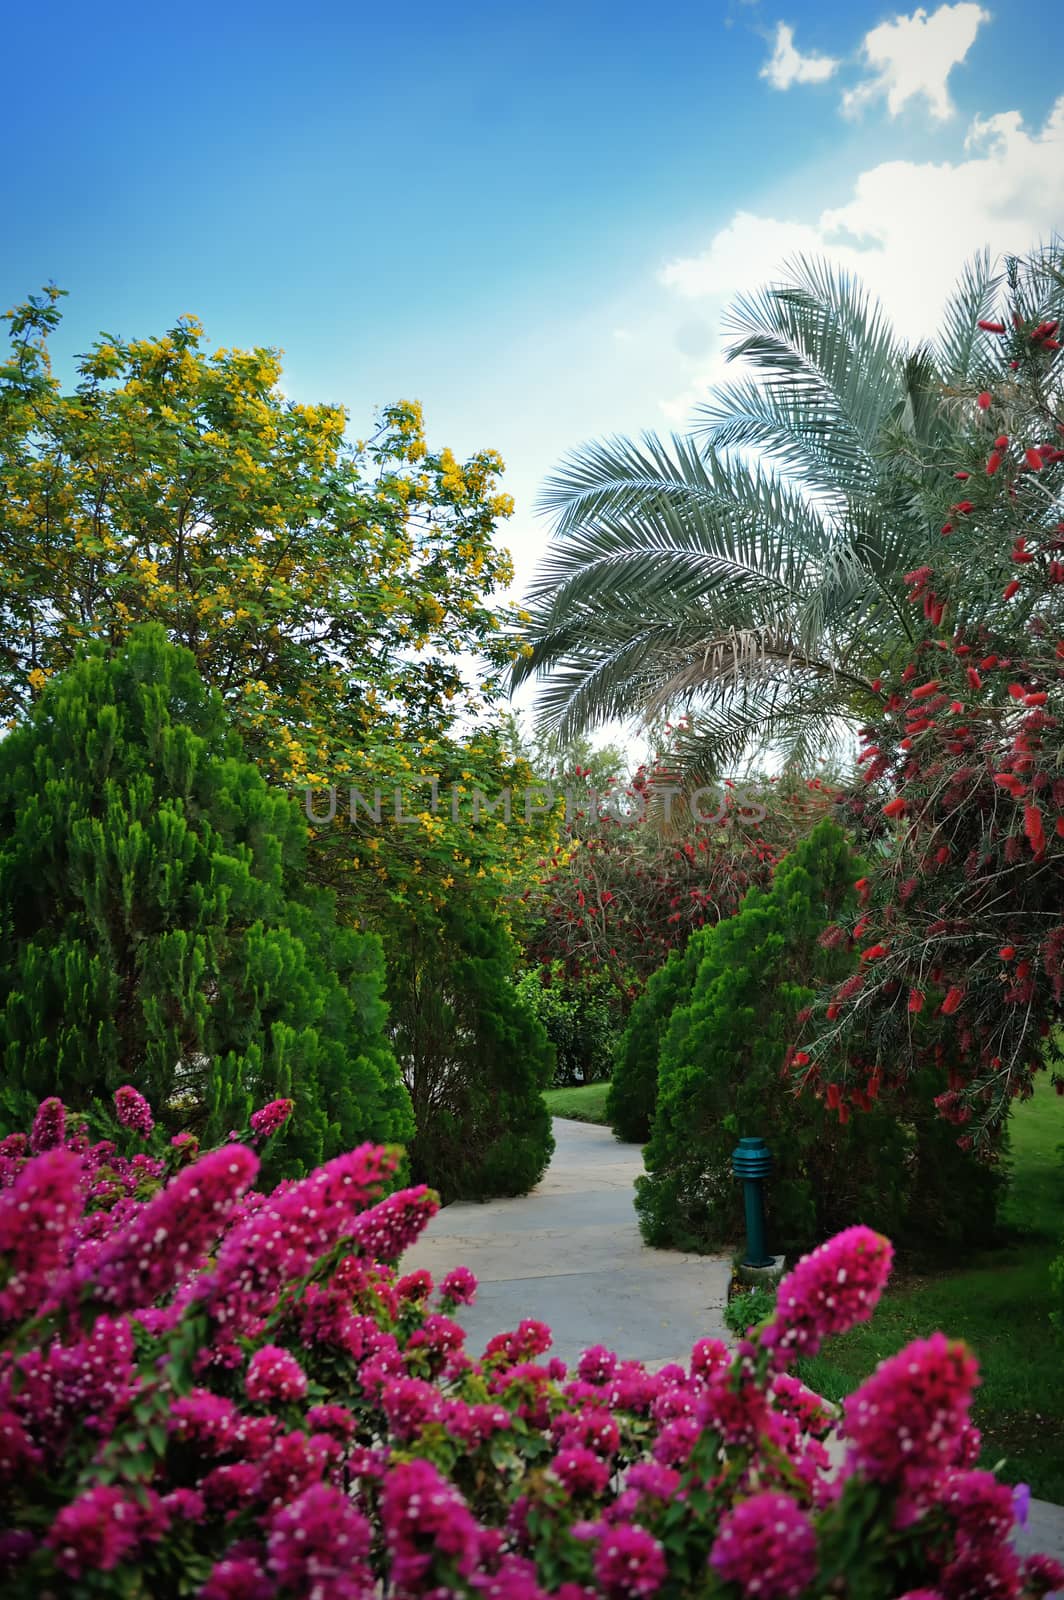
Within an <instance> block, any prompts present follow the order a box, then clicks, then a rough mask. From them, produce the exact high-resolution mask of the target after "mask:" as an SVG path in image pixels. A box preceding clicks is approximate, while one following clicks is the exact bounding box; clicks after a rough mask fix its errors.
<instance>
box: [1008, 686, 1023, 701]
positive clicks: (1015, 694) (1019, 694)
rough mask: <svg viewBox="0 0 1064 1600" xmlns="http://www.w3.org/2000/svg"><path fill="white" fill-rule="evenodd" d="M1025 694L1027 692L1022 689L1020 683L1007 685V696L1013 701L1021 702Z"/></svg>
mask: <svg viewBox="0 0 1064 1600" xmlns="http://www.w3.org/2000/svg"><path fill="white" fill-rule="evenodd" d="M1026 693H1027V690H1026V689H1025V688H1024V687H1023V684H1022V683H1010V684H1009V694H1010V695H1011V696H1012V698H1013V699H1014V700H1022V699H1023V698H1024V696H1025V695H1026Z"/></svg>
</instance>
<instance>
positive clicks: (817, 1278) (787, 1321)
mask: <svg viewBox="0 0 1064 1600" xmlns="http://www.w3.org/2000/svg"><path fill="white" fill-rule="evenodd" d="M893 1260H894V1251H893V1249H892V1248H891V1245H890V1241H889V1240H888V1239H884V1238H883V1235H882V1234H879V1233H873V1231H872V1229H871V1228H863V1227H857V1228H847V1229H846V1230H845V1232H844V1233H838V1234H836V1235H835V1237H834V1238H833V1239H829V1240H828V1241H827V1243H826V1244H822V1245H820V1247H819V1248H818V1249H816V1250H814V1251H813V1252H812V1254H810V1255H808V1256H806V1257H805V1258H804V1260H802V1261H800V1262H799V1263H798V1265H797V1266H796V1267H795V1268H794V1271H793V1272H789V1273H788V1274H787V1276H786V1277H785V1278H784V1279H783V1282H782V1283H781V1284H780V1286H779V1290H778V1291H777V1294H776V1314H775V1317H774V1318H773V1320H772V1321H771V1322H770V1323H769V1325H768V1327H767V1328H766V1329H765V1330H764V1331H763V1333H762V1335H761V1343H762V1344H763V1345H764V1346H765V1347H766V1348H768V1349H771V1350H772V1352H773V1355H774V1359H775V1361H776V1362H777V1364H778V1365H780V1366H786V1365H789V1364H790V1363H791V1362H792V1361H793V1360H794V1359H795V1358H796V1357H797V1356H811V1355H814V1354H815V1353H816V1351H817V1350H819V1348H820V1346H821V1344H822V1342H823V1341H824V1340H825V1339H827V1338H830V1336H831V1335H832V1334H834V1333H844V1332H845V1331H846V1329H847V1328H852V1327H853V1326H854V1325H855V1324H856V1323H858V1322H867V1321H868V1319H869V1317H870V1316H871V1315H872V1312H873V1311H874V1310H875V1308H876V1305H877V1304H878V1302H879V1297H880V1295H881V1294H882V1293H883V1290H884V1288H885V1287H886V1283H887V1279H888V1278H889V1277H890V1269H891V1265H892V1263H893Z"/></svg>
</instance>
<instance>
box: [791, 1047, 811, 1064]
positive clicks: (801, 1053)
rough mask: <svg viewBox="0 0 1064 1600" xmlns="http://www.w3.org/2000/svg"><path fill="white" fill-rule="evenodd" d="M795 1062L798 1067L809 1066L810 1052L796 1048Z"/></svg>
mask: <svg viewBox="0 0 1064 1600" xmlns="http://www.w3.org/2000/svg"><path fill="white" fill-rule="evenodd" d="M794 1064H795V1066H796V1067H807V1066H808V1065H809V1052H808V1051H806V1050H796V1051H795V1052H794Z"/></svg>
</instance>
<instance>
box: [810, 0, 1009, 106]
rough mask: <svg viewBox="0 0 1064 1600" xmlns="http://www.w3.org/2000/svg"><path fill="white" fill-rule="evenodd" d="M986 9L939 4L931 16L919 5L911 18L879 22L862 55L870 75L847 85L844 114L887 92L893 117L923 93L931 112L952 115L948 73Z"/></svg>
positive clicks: (967, 0) (965, 2)
mask: <svg viewBox="0 0 1064 1600" xmlns="http://www.w3.org/2000/svg"><path fill="white" fill-rule="evenodd" d="M989 21H990V13H989V12H988V11H984V10H983V8H982V6H979V5H975V4H973V3H972V0H960V3H959V4H958V5H941V6H939V8H938V10H937V11H934V12H931V13H930V15H929V14H928V13H927V12H926V11H925V10H923V8H921V9H919V10H917V11H914V12H913V14H912V16H911V17H895V18H894V20H893V21H892V22H881V23H880V24H879V26H878V28H873V29H872V31H871V33H868V34H866V35H865V38H864V42H863V44H862V47H861V49H862V54H863V56H864V59H865V61H866V62H867V64H868V66H869V67H871V68H872V70H873V76H872V77H870V78H866V79H865V80H864V82H863V83H859V84H858V85H857V87H856V88H855V89H848V90H847V91H846V93H845V94H844V95H843V97H842V109H843V111H844V112H845V113H847V114H848V115H853V114H854V113H856V112H858V111H860V110H861V108H862V107H863V106H865V105H867V103H868V102H869V101H870V100H875V99H878V98H879V96H880V95H885V96H886V101H887V110H888V111H889V112H890V114H891V116H892V117H896V116H897V115H898V113H899V111H901V109H902V107H903V106H905V105H906V104H907V103H908V102H909V101H910V100H914V99H916V98H917V97H918V96H921V95H922V96H923V97H924V98H925V99H926V101H927V104H928V107H929V109H930V111H931V115H932V116H933V117H936V118H938V120H939V121H940V122H944V121H945V120H946V119H947V118H948V117H951V116H952V115H953V109H954V108H953V102H952V101H951V100H950V97H949V89H948V87H947V85H948V82H949V75H950V73H951V72H952V71H953V68H954V67H956V66H959V65H960V63H961V62H962V61H963V60H964V58H965V56H966V55H967V54H968V51H969V50H970V49H971V48H972V45H973V44H974V43H975V36H976V34H977V33H978V32H979V28H980V26H981V25H982V23H984V22H989Z"/></svg>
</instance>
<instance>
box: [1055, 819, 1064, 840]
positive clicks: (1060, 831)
mask: <svg viewBox="0 0 1064 1600" xmlns="http://www.w3.org/2000/svg"><path fill="white" fill-rule="evenodd" d="M1053 826H1054V827H1055V828H1056V830H1057V838H1058V839H1064V817H1058V818H1057V820H1056V822H1055V823H1054V824H1053Z"/></svg>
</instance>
